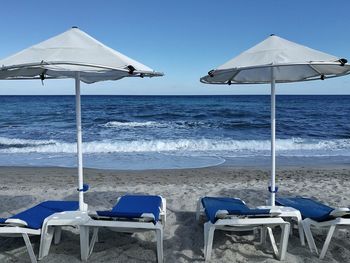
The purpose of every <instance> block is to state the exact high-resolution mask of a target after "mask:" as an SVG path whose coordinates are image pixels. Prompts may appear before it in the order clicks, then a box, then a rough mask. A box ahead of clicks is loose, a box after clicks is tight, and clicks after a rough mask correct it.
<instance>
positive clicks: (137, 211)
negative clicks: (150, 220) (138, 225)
mask: <svg viewBox="0 0 350 263" xmlns="http://www.w3.org/2000/svg"><path fill="white" fill-rule="evenodd" d="M161 204H162V198H161V197H160V196H157V195H124V196H122V197H121V198H120V199H119V201H118V203H117V204H116V205H115V206H114V207H113V208H112V210H110V211H97V214H98V215H99V216H106V217H121V218H128V219H132V218H141V215H142V214H143V213H151V214H153V215H154V218H155V221H154V223H156V222H157V221H158V220H159V214H160V207H161Z"/></svg>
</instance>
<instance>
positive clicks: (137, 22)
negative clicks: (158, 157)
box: [0, 0, 350, 95]
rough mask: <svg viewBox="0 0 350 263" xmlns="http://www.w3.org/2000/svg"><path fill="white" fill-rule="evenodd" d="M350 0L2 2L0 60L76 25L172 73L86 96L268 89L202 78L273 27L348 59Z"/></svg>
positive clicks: (95, 88)
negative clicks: (210, 82) (207, 81)
mask: <svg viewBox="0 0 350 263" xmlns="http://www.w3.org/2000/svg"><path fill="white" fill-rule="evenodd" d="M349 10H350V1H349V0H333V1H322V0H307V1H306V0H293V1H278V0H264V1H262V0H236V1H233V0H217V1H212V0H211V1H207V0H201V1H199V0H198V1H195V0H192V1H191V0H174V1H166V0H157V1H152V0H149V1H145V0H132V1H104V0H100V1H86V0H85V1H73V0H70V1H67V0H60V1H47V0H46V1H42V0H36V1H25V0H22V1H17V0H13V1H3V2H2V3H1V9H0V17H1V23H0V33H1V37H0V39H1V42H0V47H1V48H0V58H5V57H7V56H9V55H11V54H13V53H15V52H18V51H20V50H22V49H24V48H26V47H29V46H31V45H33V44H36V43H39V42H41V41H43V40H46V39H47V38H49V37H52V36H54V35H57V34H59V33H61V32H64V31H65V30H67V29H69V28H70V27H71V26H73V25H76V26H78V27H79V28H81V29H82V30H84V31H85V32H87V33H88V34H90V35H92V36H93V37H95V38H96V39H98V40H99V41H101V42H103V43H104V44H106V45H108V46H110V47H112V48H114V49H116V50H118V51H120V52H122V53H124V54H125V55H127V56H129V57H131V58H134V59H136V60H139V61H140V62H142V63H144V64H146V65H148V66H150V67H151V68H153V69H155V70H157V71H162V72H164V73H165V74H166V75H165V76H164V77H162V78H153V79H124V80H121V81H115V82H103V83H97V84H92V85H83V94H175V95H179V94H203V95H204V94H267V93H268V92H269V87H268V86H267V85H252V86H246V85H242V86H239V85H231V86H216V85H205V84H201V83H200V82H199V78H200V77H201V76H203V75H205V74H206V73H207V72H208V70H210V69H212V68H215V67H216V66H218V65H221V64H223V63H224V62H226V61H227V60H229V59H230V58H232V57H234V56H236V55H238V54H239V53H240V52H242V51H244V50H246V49H248V48H250V47H251V46H253V45H255V44H257V43H258V42H260V41H262V40H264V39H265V38H266V37H268V36H269V35H270V34H271V33H274V34H276V35H279V36H281V37H283V38H286V39H289V40H291V41H294V42H297V43H300V44H303V45H306V46H309V47H312V48H314V49H318V50H321V51H324V52H327V53H330V54H333V55H336V56H339V57H345V58H348V59H349V60H350V30H349V25H350V16H349ZM73 85H74V82H73V80H52V81H46V82H45V86H41V83H40V81H1V82H0V94H73V92H74V87H73ZM277 91H278V94H350V76H348V77H343V78H337V79H332V80H326V81H314V82H307V83H295V84H282V85H278V89H277Z"/></svg>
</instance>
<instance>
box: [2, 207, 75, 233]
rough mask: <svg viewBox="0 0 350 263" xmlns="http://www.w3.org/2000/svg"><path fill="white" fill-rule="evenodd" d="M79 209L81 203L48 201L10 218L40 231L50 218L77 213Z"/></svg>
mask: <svg viewBox="0 0 350 263" xmlns="http://www.w3.org/2000/svg"><path fill="white" fill-rule="evenodd" d="M78 208H79V202H76V201H46V202H42V203H40V204H38V205H36V206H34V207H32V208H29V209H27V210H25V211H23V212H21V213H18V214H16V215H14V216H11V217H9V218H15V219H20V220H23V221H25V222H26V223H27V225H28V227H29V228H33V229H39V228H41V227H42V225H43V223H44V220H45V218H47V217H48V216H50V215H52V214H54V213H57V212H63V211H75V210H78ZM5 220H6V219H5Z"/></svg>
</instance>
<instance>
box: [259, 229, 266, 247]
mask: <svg viewBox="0 0 350 263" xmlns="http://www.w3.org/2000/svg"><path fill="white" fill-rule="evenodd" d="M260 231H261V233H260V243H261V245H263V246H266V232H267V229H266V227H265V226H263V227H261V230H260Z"/></svg>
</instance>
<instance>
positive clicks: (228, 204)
mask: <svg viewBox="0 0 350 263" xmlns="http://www.w3.org/2000/svg"><path fill="white" fill-rule="evenodd" d="M201 201H202V205H203V207H204V209H205V213H206V215H207V217H208V218H209V220H210V221H211V222H212V223H213V224H214V223H215V222H216V220H217V218H216V217H215V215H216V213H217V211H219V210H227V211H228V213H229V215H247V216H250V215H251V216H253V215H267V214H269V213H270V209H250V208H249V207H248V206H246V204H244V202H243V201H242V200H240V199H237V198H229V197H204V198H202V200H201Z"/></svg>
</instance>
